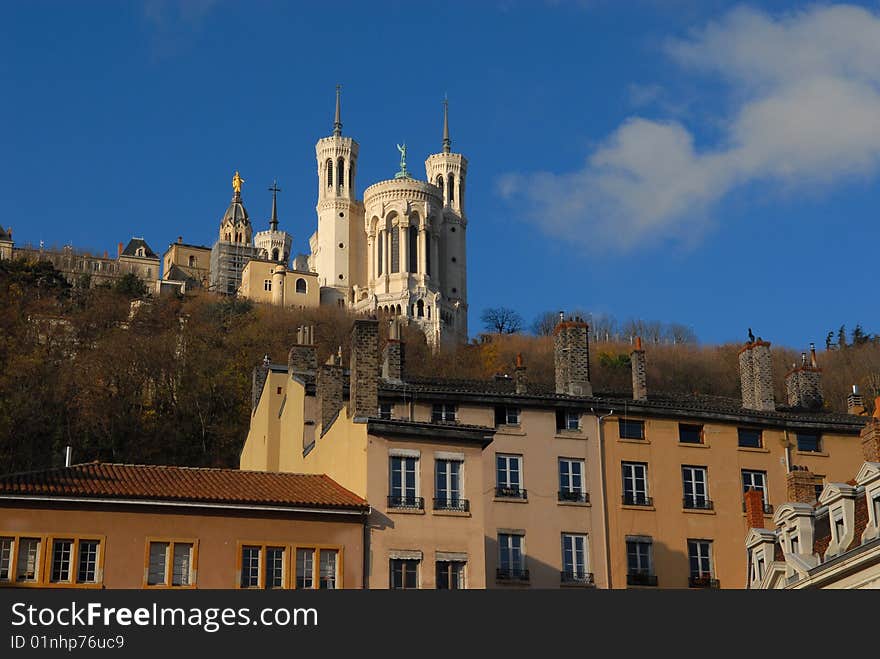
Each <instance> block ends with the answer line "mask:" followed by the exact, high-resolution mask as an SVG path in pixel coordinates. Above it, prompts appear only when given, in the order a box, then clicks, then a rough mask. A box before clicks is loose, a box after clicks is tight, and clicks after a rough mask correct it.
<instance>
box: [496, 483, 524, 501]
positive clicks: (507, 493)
mask: <svg viewBox="0 0 880 659" xmlns="http://www.w3.org/2000/svg"><path fill="white" fill-rule="evenodd" d="M495 496H496V497H499V498H503V499H528V492H526V490H521V489H519V487H516V486H511V485H505V486H503V487H502V486H498V487H496V488H495Z"/></svg>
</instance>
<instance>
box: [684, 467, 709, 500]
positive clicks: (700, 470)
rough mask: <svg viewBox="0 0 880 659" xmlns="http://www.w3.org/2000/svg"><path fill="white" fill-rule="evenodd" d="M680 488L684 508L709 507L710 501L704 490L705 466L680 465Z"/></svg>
mask: <svg viewBox="0 0 880 659" xmlns="http://www.w3.org/2000/svg"><path fill="white" fill-rule="evenodd" d="M681 479H682V488H683V490H684V507H685V508H702V509H706V508H711V507H712V502H711V501H710V500H709V496H708V494H707V490H706V468H705V467H691V466H682V468H681Z"/></svg>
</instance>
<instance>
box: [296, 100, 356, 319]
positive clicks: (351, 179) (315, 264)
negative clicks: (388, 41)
mask: <svg viewBox="0 0 880 659" xmlns="http://www.w3.org/2000/svg"><path fill="white" fill-rule="evenodd" d="M340 91H341V88H340V87H339V86H337V87H336V117H335V119H334V122H333V134H332V135H330V136H329V137H324V138H321V139H320V140H318V142H317V144H316V145H315V156H316V158H317V161H318V204H317V206H316V208H315V210H316V211H317V214H318V230H317V231H316V232H315V233H314V234H313V235H312V237H311V239H310V241H309V242H310V247H311V252H312V256H311V264H310V265H311V268H312V269H313V270H315V271H316V272H317V273H318V276H319V283H320V286H321V303H322V304H337V305H339V306H344V305H346V304H348V303H350V302H351V300H352V287H353V286H356V285H358V284H359V283H361V282H362V280H363V279H364V277H365V269H366V265H365V263H364V258H363V255H362V254H363V242H364V241H363V237H362V236H361V233H362V229H361V226H362V223H363V205H362V204H360V203H358V201H357V199H356V197H355V180H356V175H357V157H358V143H357V142H356V141H355V140H354V139H352V138H351V137H344V136H343V135H342V115H341V108H340Z"/></svg>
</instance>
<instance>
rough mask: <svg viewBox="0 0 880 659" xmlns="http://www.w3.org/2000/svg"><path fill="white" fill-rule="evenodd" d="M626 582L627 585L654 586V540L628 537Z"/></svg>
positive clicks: (655, 581) (655, 580) (655, 582)
mask: <svg viewBox="0 0 880 659" xmlns="http://www.w3.org/2000/svg"><path fill="white" fill-rule="evenodd" d="M626 583H627V585H628V586H656V585H657V577H656V576H655V575H654V542H653V540H652V539H651V538H642V537H637V538H628V539H627V541H626Z"/></svg>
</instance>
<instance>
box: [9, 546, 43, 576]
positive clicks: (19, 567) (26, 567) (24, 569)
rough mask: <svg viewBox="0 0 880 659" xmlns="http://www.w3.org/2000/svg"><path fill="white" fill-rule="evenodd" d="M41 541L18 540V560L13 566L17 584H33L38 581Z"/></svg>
mask: <svg viewBox="0 0 880 659" xmlns="http://www.w3.org/2000/svg"><path fill="white" fill-rule="evenodd" d="M41 548H42V540H41V539H40V538H19V540H18V552H17V553H18V559H17V561H16V565H15V581H16V582H17V583H35V582H37V581H39V579H40V560H41V551H40V550H41Z"/></svg>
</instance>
